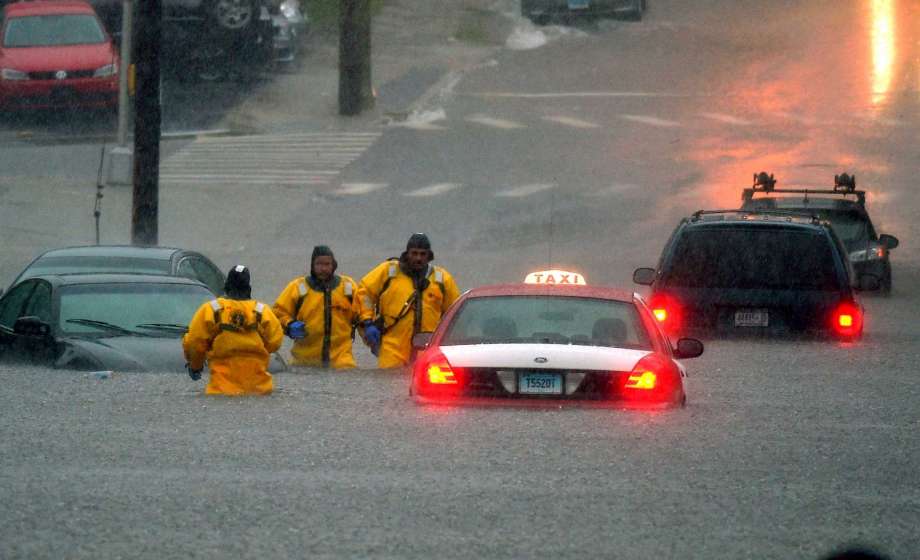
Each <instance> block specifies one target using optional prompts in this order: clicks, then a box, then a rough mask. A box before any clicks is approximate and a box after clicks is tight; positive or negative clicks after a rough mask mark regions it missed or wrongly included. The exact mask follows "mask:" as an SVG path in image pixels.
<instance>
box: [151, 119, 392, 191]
mask: <svg viewBox="0 0 920 560" xmlns="http://www.w3.org/2000/svg"><path fill="white" fill-rule="evenodd" d="M380 134H381V133H379V132H342V133H337V132H315V133H296V134H267V135H248V136H221V137H216V136H206V137H201V138H197V139H196V140H195V141H194V142H192V143H191V144H189V145H188V146H186V147H184V148H183V149H182V150H180V151H179V152H177V153H176V154H173V155H172V156H171V157H168V158H166V159H165V160H164V161H163V162H162V164H161V165H160V181H161V182H163V183H167V184H168V183H181V184H183V185H196V184H198V185H213V184H218V183H223V184H232V185H255V186H269V185H309V186H318V185H328V184H330V183H332V182H333V180H334V179H335V177H336V176H338V175H339V173H341V171H342V169H344V168H345V167H347V166H348V165H349V164H350V163H352V162H353V161H355V160H356V159H358V158H359V157H360V156H361V155H362V154H363V153H364V152H365V151H366V150H367V149H368V148H369V147H370V146H371V145H373V144H374V142H376V141H377V139H378V138H379V137H380Z"/></svg>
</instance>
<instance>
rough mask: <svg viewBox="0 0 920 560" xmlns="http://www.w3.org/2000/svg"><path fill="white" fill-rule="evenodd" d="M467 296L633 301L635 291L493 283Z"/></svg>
mask: <svg viewBox="0 0 920 560" xmlns="http://www.w3.org/2000/svg"><path fill="white" fill-rule="evenodd" d="M465 296H466V297H470V298H472V297H490V296H564V297H580V298H592V299H609V300H613V301H621V302H627V303H629V302H632V300H633V292H630V291H627V290H623V289H619V288H610V287H606V286H578V285H564V284H555V285H551V284H492V285H489V286H480V287H478V288H473V289H472V290H470V291H468V292H467V293H466V294H465Z"/></svg>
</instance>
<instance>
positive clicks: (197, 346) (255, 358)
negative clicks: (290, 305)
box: [182, 298, 284, 395]
mask: <svg viewBox="0 0 920 560" xmlns="http://www.w3.org/2000/svg"><path fill="white" fill-rule="evenodd" d="M283 339H284V333H283V332H282V330H281V323H279V322H278V319H277V318H276V317H275V314H274V313H272V310H271V309H269V308H268V307H267V306H266V305H265V304H264V303H259V302H257V301H254V300H251V299H248V300H238V299H228V298H218V299H215V300H211V301H210V302H208V303H206V304H204V305H202V306H201V307H200V308H199V309H198V311H197V312H196V313H195V316H194V317H192V322H191V323H190V324H189V326H188V333H186V335H185V337H184V338H183V339H182V349H183V351H184V352H185V359H186V360H188V363H189V366H190V367H191V368H193V369H201V368H202V367H203V366H204V361H205V360H207V361H208V368H209V369H210V371H211V379H210V381H209V382H208V386H207V388H206V389H205V393H207V394H209V395H247V394H262V395H265V394H268V393H271V392H272V376H271V374H270V373H268V371H267V368H268V361H269V357H270V355H271V353H272V352H275V351H276V350H278V348H280V347H281V341H282V340H283Z"/></svg>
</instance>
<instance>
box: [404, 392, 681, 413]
mask: <svg viewBox="0 0 920 560" xmlns="http://www.w3.org/2000/svg"><path fill="white" fill-rule="evenodd" d="M412 400H414V401H415V403H416V404H417V405H419V406H439V407H454V406H464V407H466V406H470V407H488V408H492V407H501V408H508V407H511V408H539V409H547V408H552V409H559V408H609V409H616V410H668V409H672V408H678V407H680V406H683V405H684V404H685V401H684V400H683V399H681V400H680V401H678V402H633V401H623V400H613V399H610V400H585V399H565V398H563V399H548V398H542V399H520V398H502V397H491V398H489V397H463V396H461V397H452V398H445V397H425V396H421V395H414V396H413V397H412Z"/></svg>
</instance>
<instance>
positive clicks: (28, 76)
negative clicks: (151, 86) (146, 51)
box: [0, 0, 119, 109]
mask: <svg viewBox="0 0 920 560" xmlns="http://www.w3.org/2000/svg"><path fill="white" fill-rule="evenodd" d="M118 65H119V58H118V53H117V51H116V49H115V46H114V44H113V42H112V40H111V38H110V37H109V35H108V33H106V31H105V28H104V27H103V25H102V22H101V21H100V20H99V17H98V16H97V15H96V12H95V11H94V10H93V8H92V6H90V5H89V4H88V3H87V2H84V1H82V0H37V1H31V2H15V3H12V4H8V5H7V6H6V7H4V8H3V19H2V28H0V108H3V109H11V108H30V107H31V108H63V107H75V106H76V107H99V108H108V107H116V106H117V105H118Z"/></svg>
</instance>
